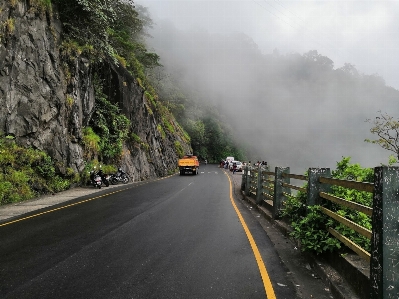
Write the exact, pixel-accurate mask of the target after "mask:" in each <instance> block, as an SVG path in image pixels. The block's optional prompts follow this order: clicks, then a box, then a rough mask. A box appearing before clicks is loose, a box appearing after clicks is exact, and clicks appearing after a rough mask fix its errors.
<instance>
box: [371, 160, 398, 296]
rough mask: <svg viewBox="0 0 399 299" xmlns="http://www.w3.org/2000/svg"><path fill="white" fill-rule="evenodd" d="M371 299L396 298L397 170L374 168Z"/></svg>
mask: <svg viewBox="0 0 399 299" xmlns="http://www.w3.org/2000/svg"><path fill="white" fill-rule="evenodd" d="M372 228H373V232H372V237H371V260H370V282H371V294H370V298H371V299H388V298H399V167H388V166H382V167H376V168H374V197H373V215H372Z"/></svg>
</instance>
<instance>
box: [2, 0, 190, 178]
mask: <svg viewBox="0 0 399 299" xmlns="http://www.w3.org/2000/svg"><path fill="white" fill-rule="evenodd" d="M33 2H34V1H15V4H11V3H14V1H12V2H8V1H2V2H1V4H0V24H1V25H0V133H3V134H8V135H14V136H15V139H16V142H17V143H18V144H20V145H23V146H27V147H33V148H36V149H40V150H44V151H46V152H47V153H48V154H49V155H50V156H51V157H52V158H53V159H54V160H55V161H57V165H58V168H59V169H58V170H59V171H60V172H61V173H62V172H63V171H65V169H66V167H71V168H72V169H74V170H75V171H82V170H83V168H84V165H85V163H86V162H87V157H86V156H85V151H84V145H83V141H82V137H83V136H82V134H83V133H82V132H83V128H84V127H85V126H88V124H89V122H90V120H91V118H92V116H93V113H94V112H95V109H96V95H95V86H94V75H95V74H100V76H101V78H100V79H101V80H102V82H104V83H103V84H104V93H105V94H106V95H107V97H108V100H109V101H110V102H112V103H113V104H115V105H117V106H118V107H119V108H120V111H121V113H123V114H124V115H125V116H126V117H127V118H128V119H129V120H130V122H131V127H130V128H129V131H130V132H131V135H132V136H135V137H136V138H129V139H127V141H125V143H124V145H123V153H122V156H121V157H120V160H119V161H118V163H119V164H120V165H122V166H123V167H124V168H125V169H126V170H127V172H128V173H129V174H130V175H131V177H132V178H133V179H134V180H143V179H146V178H151V177H156V176H163V175H166V174H167V173H170V172H172V171H174V170H175V169H176V165H177V160H178V158H179V154H181V153H182V152H190V151H191V147H190V145H189V140H188V138H187V137H185V135H184V132H183V131H182V129H181V128H180V126H179V125H178V124H177V122H176V121H175V120H174V118H173V117H172V116H170V115H169V121H168V124H169V125H170V126H169V128H165V121H164V115H162V113H161V112H159V111H157V109H155V108H154V107H153V109H151V105H152V103H150V102H151V101H150V100H149V99H147V97H146V95H145V90H144V89H143V88H142V87H141V86H140V84H139V82H137V80H136V78H134V77H133V76H131V75H130V73H128V72H127V71H126V70H125V69H124V68H122V67H120V66H116V65H115V64H114V63H112V62H111V63H110V62H107V61H103V63H102V64H101V65H98V64H93V63H92V62H91V61H89V60H88V59H86V58H85V57H83V56H80V55H78V56H77V57H76V59H75V60H74V67H73V68H69V71H70V73H67V74H66V73H65V67H64V66H65V60H64V59H63V57H62V56H61V55H60V46H61V37H60V36H61V33H62V24H61V22H60V21H59V19H58V18H57V11H56V10H55V8H53V10H52V11H50V12H49V11H48V10H44V9H43V8H42V7H40V5H38V4H32V3H33Z"/></svg>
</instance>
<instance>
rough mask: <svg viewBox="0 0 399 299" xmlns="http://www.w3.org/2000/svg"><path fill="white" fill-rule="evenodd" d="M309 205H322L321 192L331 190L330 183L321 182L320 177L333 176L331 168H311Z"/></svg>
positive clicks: (308, 189)
mask: <svg viewBox="0 0 399 299" xmlns="http://www.w3.org/2000/svg"><path fill="white" fill-rule="evenodd" d="M308 174H309V178H308V188H307V191H308V196H307V203H306V204H307V206H314V205H320V204H321V199H320V196H319V193H320V192H326V193H328V192H330V188H331V187H330V185H326V184H321V183H320V182H319V178H320V177H321V176H322V177H327V178H329V177H331V174H330V168H309V173H308Z"/></svg>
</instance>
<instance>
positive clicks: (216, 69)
mask: <svg viewBox="0 0 399 299" xmlns="http://www.w3.org/2000/svg"><path fill="white" fill-rule="evenodd" d="M136 3H137V4H140V5H142V6H145V7H148V8H149V12H150V15H151V17H152V18H153V20H154V22H155V24H154V26H153V29H152V30H151V31H150V34H151V35H152V38H151V39H149V41H148V42H149V44H150V45H151V47H153V50H154V51H155V52H156V53H158V54H159V55H160V56H161V63H162V64H163V65H164V67H165V70H166V71H167V72H168V73H170V74H171V75H172V76H174V77H176V78H177V79H178V80H179V81H180V84H181V85H182V86H183V87H184V88H185V89H186V90H187V92H188V93H192V94H194V93H195V94H196V95H197V97H198V98H199V99H200V100H201V101H208V102H211V103H212V104H213V105H215V106H216V107H217V108H218V109H219V110H220V111H221V113H222V114H223V115H224V116H225V118H226V119H227V120H228V122H229V125H230V126H231V127H232V128H233V132H234V135H235V136H236V137H237V140H238V142H239V143H241V144H242V145H243V146H245V147H246V148H248V149H249V150H250V153H251V156H250V157H249V158H250V159H252V160H265V161H268V162H269V164H270V165H272V166H290V167H291V169H292V170H291V172H295V173H302V172H304V171H305V170H306V169H307V168H308V167H331V168H335V164H336V161H339V160H341V158H342V156H351V157H352V162H356V163H360V164H362V166H367V167H373V166H378V165H379V164H380V163H387V161H388V156H389V155H390V154H391V153H390V152H388V151H386V150H383V149H381V148H380V147H379V146H378V145H373V144H369V143H365V142H364V139H365V138H373V137H376V136H373V135H371V134H370V133H369V130H370V128H371V124H369V123H367V122H365V121H366V119H370V118H371V119H372V118H374V117H375V116H377V115H378V111H379V110H381V111H383V112H387V113H388V114H390V115H392V116H394V117H398V116H399V111H398V110H399V109H398V108H399V105H398V101H399V92H398V91H397V90H395V89H394V88H398V87H399V80H398V76H399V75H398V74H397V73H396V70H395V68H397V66H398V58H397V57H396V53H395V55H394V52H395V51H396V50H397V47H398V43H399V37H398V35H399V32H396V28H397V26H396V27H395V26H394V23H393V22H394V18H393V17H394V16H395V12H399V3H398V4H396V3H394V2H374V1H373V2H370V1H367V2H363V1H356V2H344V1H306V2H305V1H295V2H286V1H150V0H140V1H136ZM396 15H397V14H396ZM310 51H311V52H310ZM305 58H306V59H305ZM314 61H317V64H316V65H315V63H314ZM345 63H349V64H351V65H352V67H350V66H349V67H348V65H345ZM384 80H385V82H386V83H387V85H390V86H392V87H394V88H391V87H386V86H385V83H384ZM396 85H397V86H396Z"/></svg>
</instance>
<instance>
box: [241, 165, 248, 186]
mask: <svg viewBox="0 0 399 299" xmlns="http://www.w3.org/2000/svg"><path fill="white" fill-rule="evenodd" d="M247 168H248V166H245V167H244V169H243V170H242V171H243V173H242V176H241V191H245V183H246V182H247Z"/></svg>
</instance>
